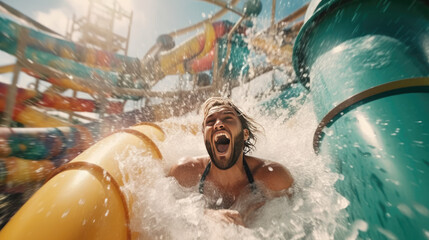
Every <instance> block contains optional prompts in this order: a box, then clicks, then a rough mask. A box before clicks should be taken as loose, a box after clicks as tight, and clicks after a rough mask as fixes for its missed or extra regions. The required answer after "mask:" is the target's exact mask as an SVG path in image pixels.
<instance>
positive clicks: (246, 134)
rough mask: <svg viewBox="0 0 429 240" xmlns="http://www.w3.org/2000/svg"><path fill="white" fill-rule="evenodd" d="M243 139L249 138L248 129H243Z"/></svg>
mask: <svg viewBox="0 0 429 240" xmlns="http://www.w3.org/2000/svg"><path fill="white" fill-rule="evenodd" d="M243 135H244V141H247V140H248V139H249V129H243Z"/></svg>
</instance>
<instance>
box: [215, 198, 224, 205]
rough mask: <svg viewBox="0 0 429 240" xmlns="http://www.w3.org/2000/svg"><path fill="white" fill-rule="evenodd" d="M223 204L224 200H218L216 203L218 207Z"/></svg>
mask: <svg viewBox="0 0 429 240" xmlns="http://www.w3.org/2000/svg"><path fill="white" fill-rule="evenodd" d="M222 202H223V198H218V199H217V201H216V206H220V205H221V204H222Z"/></svg>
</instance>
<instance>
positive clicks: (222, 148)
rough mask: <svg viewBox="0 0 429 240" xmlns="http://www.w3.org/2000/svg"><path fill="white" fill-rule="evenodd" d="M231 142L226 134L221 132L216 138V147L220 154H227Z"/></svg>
mask: <svg viewBox="0 0 429 240" xmlns="http://www.w3.org/2000/svg"><path fill="white" fill-rule="evenodd" d="M230 142H231V140H230V138H229V136H228V135H227V134H226V133H223V132H221V133H217V134H216V135H215V136H214V143H215V147H216V150H217V151H218V152H219V153H226V152H227V151H228V147H229V144H230Z"/></svg>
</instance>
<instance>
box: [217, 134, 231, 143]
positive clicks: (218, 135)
mask: <svg viewBox="0 0 429 240" xmlns="http://www.w3.org/2000/svg"><path fill="white" fill-rule="evenodd" d="M220 136H225V137H226V138H227V139H229V136H228V135H227V134H226V133H224V132H220V133H216V134H215V142H217V140H218V139H219V137H220Z"/></svg>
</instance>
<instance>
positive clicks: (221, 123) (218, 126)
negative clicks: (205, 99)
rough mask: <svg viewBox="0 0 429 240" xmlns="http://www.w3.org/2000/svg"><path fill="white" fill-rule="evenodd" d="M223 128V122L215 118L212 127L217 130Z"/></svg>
mask: <svg viewBox="0 0 429 240" xmlns="http://www.w3.org/2000/svg"><path fill="white" fill-rule="evenodd" d="M223 128H224V125H223V122H222V121H221V120H217V121H216V122H215V125H214V129H216V130H219V129H223Z"/></svg>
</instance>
